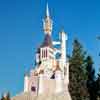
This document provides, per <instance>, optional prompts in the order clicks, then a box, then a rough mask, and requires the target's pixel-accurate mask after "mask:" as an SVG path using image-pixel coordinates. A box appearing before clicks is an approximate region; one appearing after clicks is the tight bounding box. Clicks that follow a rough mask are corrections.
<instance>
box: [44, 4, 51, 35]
mask: <svg viewBox="0 0 100 100" xmlns="http://www.w3.org/2000/svg"><path fill="white" fill-rule="evenodd" d="M43 29H44V33H45V34H48V35H51V32H52V19H51V18H50V13H49V7H48V3H47V5H46V16H45V18H44V21H43Z"/></svg>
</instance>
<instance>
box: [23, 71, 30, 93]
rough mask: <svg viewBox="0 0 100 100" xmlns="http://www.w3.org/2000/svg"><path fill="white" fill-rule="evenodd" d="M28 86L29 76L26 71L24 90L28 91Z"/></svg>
mask: <svg viewBox="0 0 100 100" xmlns="http://www.w3.org/2000/svg"><path fill="white" fill-rule="evenodd" d="M28 86H29V76H28V74H27V73H26V74H25V75H24V92H28Z"/></svg>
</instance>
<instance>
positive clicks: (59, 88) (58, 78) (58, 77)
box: [55, 70, 63, 93]
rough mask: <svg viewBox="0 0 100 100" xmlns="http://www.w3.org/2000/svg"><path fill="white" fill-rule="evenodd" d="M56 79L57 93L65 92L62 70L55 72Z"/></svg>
mask: <svg viewBox="0 0 100 100" xmlns="http://www.w3.org/2000/svg"><path fill="white" fill-rule="evenodd" d="M55 80H56V90H55V92H56V93H61V92H63V80H62V73H61V71H59V70H57V71H56V72H55Z"/></svg>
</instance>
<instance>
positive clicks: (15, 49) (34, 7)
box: [0, 0, 100, 96]
mask: <svg viewBox="0 0 100 100" xmlns="http://www.w3.org/2000/svg"><path fill="white" fill-rule="evenodd" d="M46 2H47V0H0V94H1V93H3V92H6V91H9V92H10V93H11V95H12V96H14V95H16V94H19V93H21V92H22V91H23V87H24V85H23V84H24V73H25V72H27V71H29V70H30V69H31V68H32V67H33V65H34V60H35V59H34V58H35V52H36V49H37V48H38V46H39V45H40V44H41V42H42V41H43V38H44V32H43V26H42V24H43V18H44V17H45V10H46ZM48 4H49V9H50V16H51V18H52V20H53V32H52V37H53V40H58V39H59V36H58V35H59V34H58V33H59V31H61V30H62V28H63V29H64V30H65V32H66V34H67V35H68V41H67V53H68V54H71V51H72V43H73V40H74V39H75V38H78V40H79V41H80V42H81V44H82V45H83V47H84V50H86V51H87V53H88V54H89V55H91V56H92V57H93V60H94V67H95V69H96V72H97V71H98V68H99V66H100V57H99V56H98V53H99V51H100V41H99V40H97V39H96V36H97V35H100V0H48Z"/></svg>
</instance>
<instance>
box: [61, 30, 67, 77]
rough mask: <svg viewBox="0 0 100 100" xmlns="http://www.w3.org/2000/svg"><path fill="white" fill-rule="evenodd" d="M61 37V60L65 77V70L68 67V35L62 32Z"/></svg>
mask: <svg viewBox="0 0 100 100" xmlns="http://www.w3.org/2000/svg"><path fill="white" fill-rule="evenodd" d="M60 37H61V40H60V41H61V58H60V68H61V70H62V71H63V77H64V71H65V70H64V68H65V67H66V33H65V32H64V31H63V30H62V31H61V32H60Z"/></svg>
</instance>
